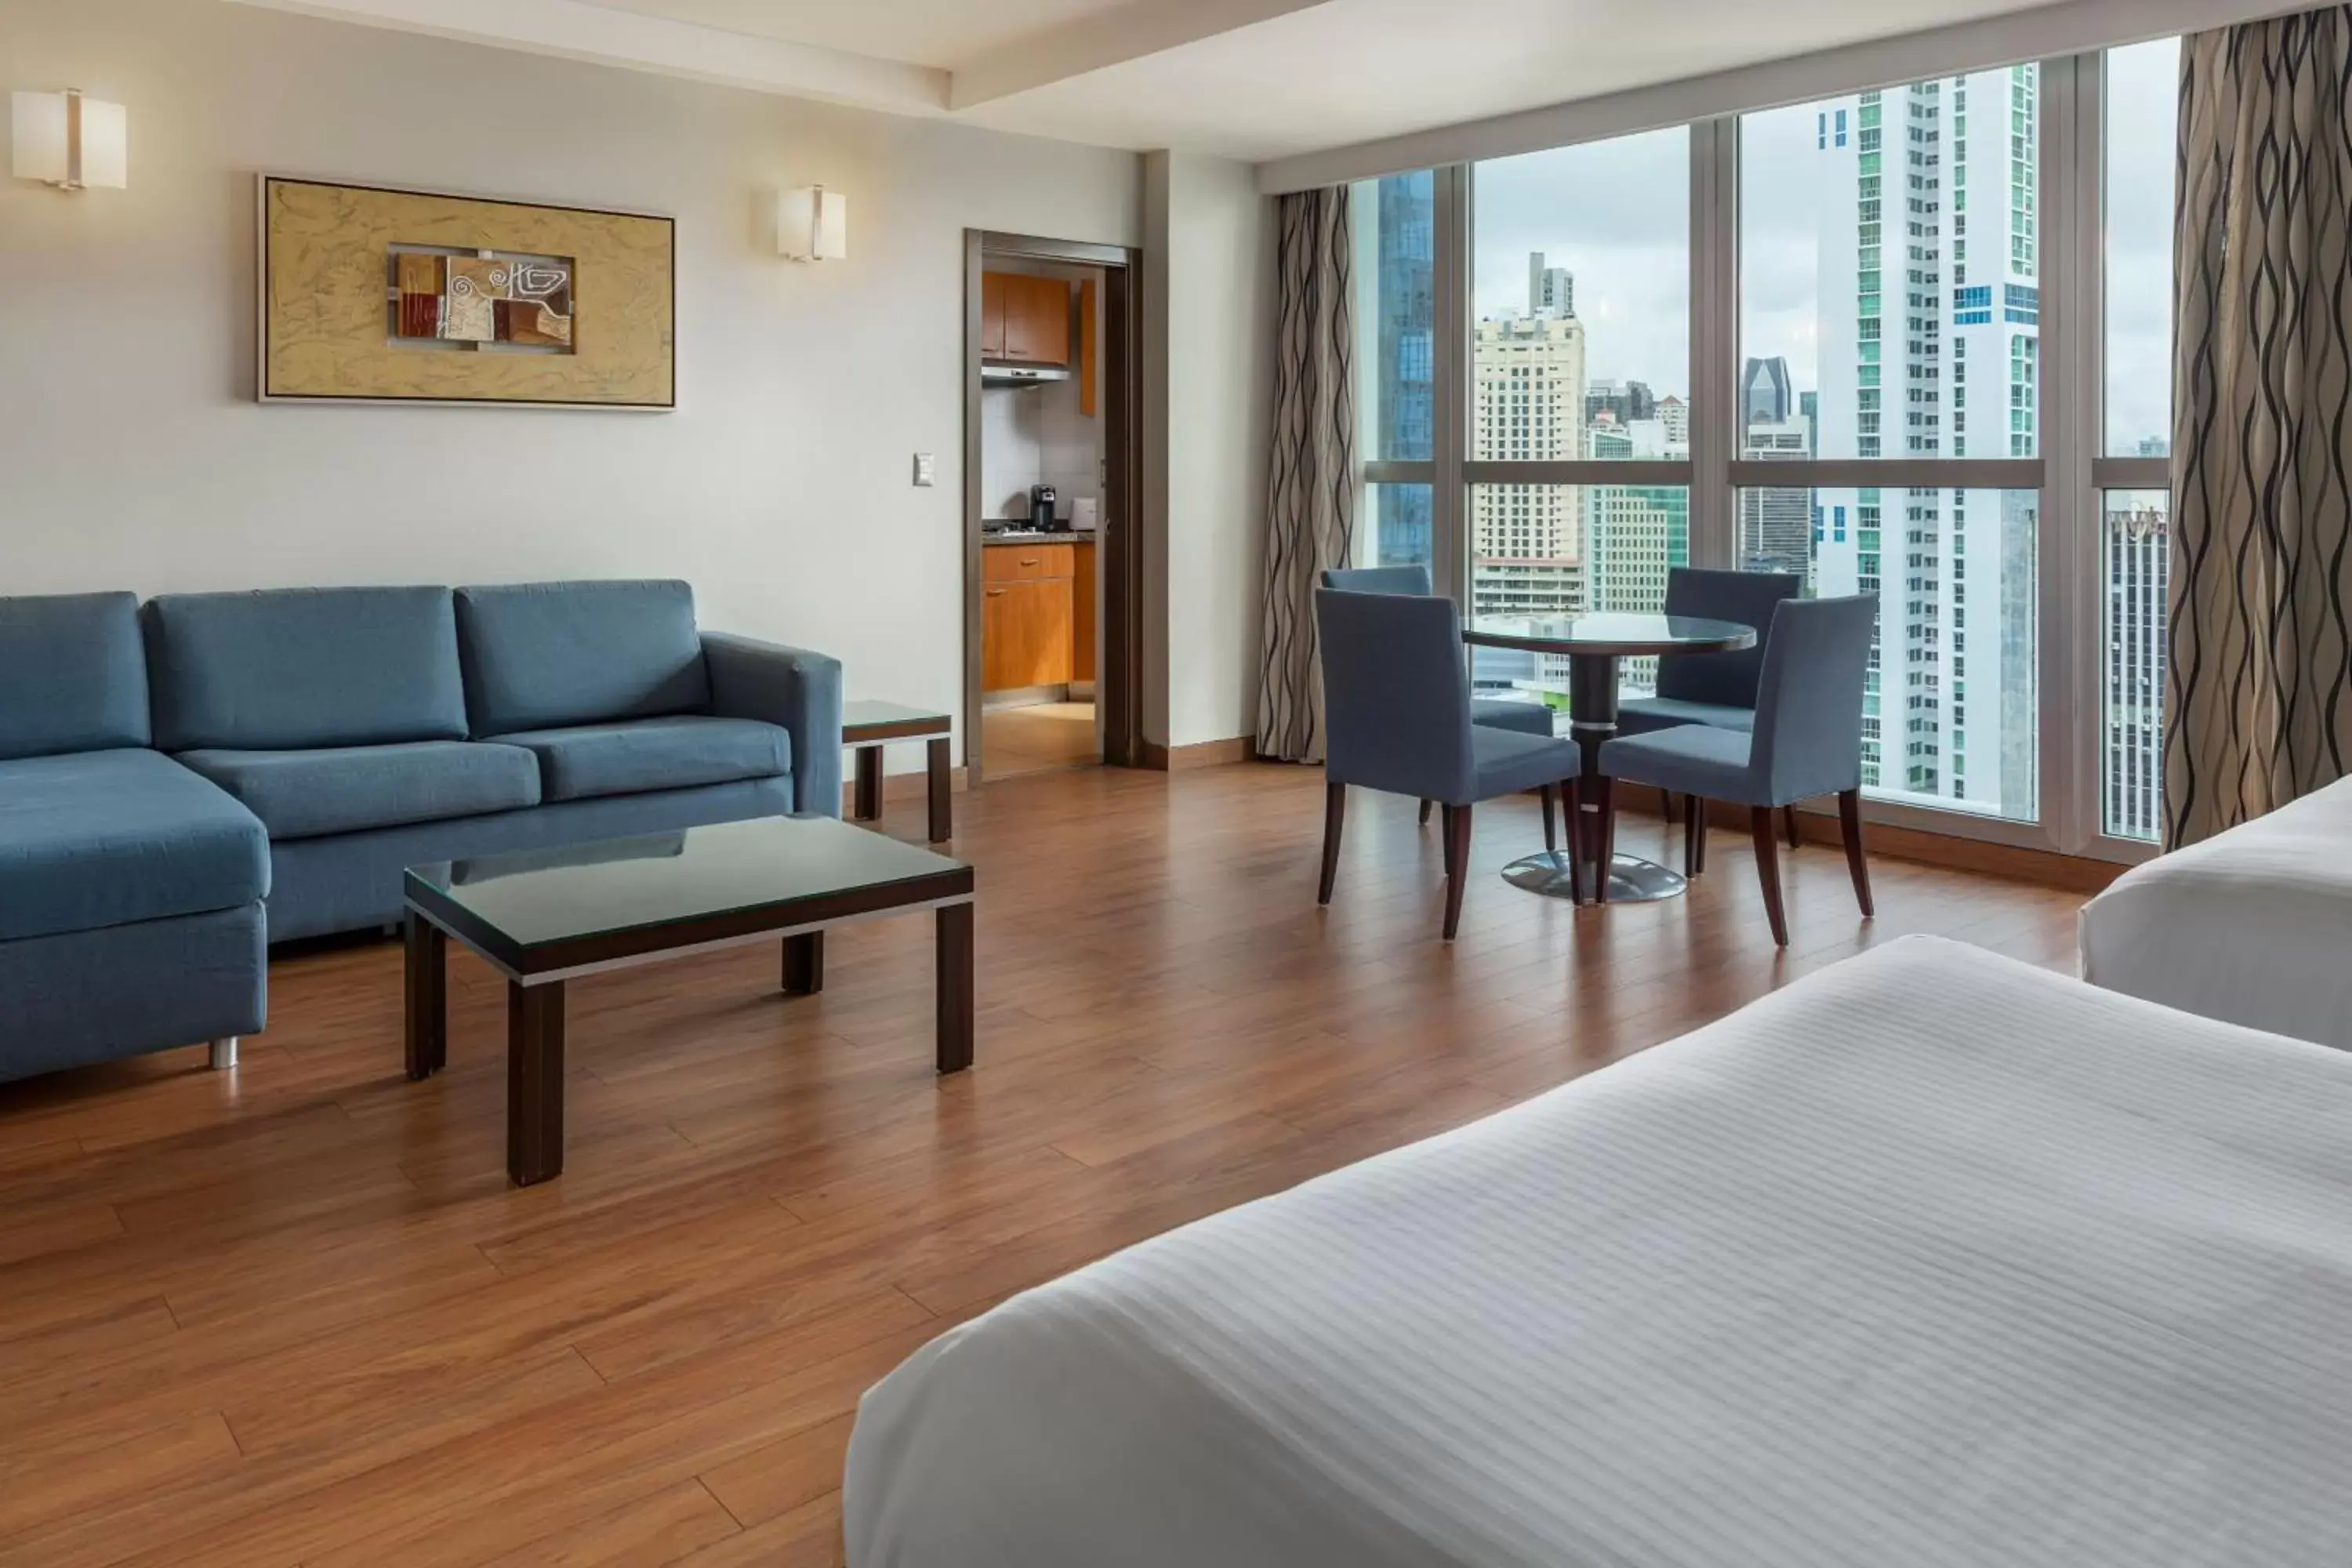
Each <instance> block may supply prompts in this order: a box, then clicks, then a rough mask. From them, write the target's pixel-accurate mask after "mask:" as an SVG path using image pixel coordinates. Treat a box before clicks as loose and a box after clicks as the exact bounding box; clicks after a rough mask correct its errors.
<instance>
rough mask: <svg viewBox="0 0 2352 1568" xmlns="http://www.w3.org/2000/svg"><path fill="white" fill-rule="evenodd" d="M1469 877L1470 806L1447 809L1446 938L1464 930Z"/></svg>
mask: <svg viewBox="0 0 2352 1568" xmlns="http://www.w3.org/2000/svg"><path fill="white" fill-rule="evenodd" d="M1469 878H1470V808H1469V807H1468V806H1466V805H1449V806H1447V807H1446V808H1445V940H1446V941H1448V942H1452V941H1453V940H1454V932H1455V931H1459V930H1461V929H1462V889H1463V885H1464V884H1465V882H1467V881H1468V880H1469Z"/></svg>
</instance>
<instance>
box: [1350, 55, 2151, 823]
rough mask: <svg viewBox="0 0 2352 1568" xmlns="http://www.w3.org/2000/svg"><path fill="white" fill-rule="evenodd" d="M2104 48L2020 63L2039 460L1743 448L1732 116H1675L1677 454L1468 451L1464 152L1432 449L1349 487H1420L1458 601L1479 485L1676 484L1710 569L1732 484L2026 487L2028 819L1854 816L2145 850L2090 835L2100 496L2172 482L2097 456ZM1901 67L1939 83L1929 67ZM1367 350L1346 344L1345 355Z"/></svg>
mask: <svg viewBox="0 0 2352 1568" xmlns="http://www.w3.org/2000/svg"><path fill="white" fill-rule="evenodd" d="M2105 58H2106V57H2105V50H2104V49H2095V50H2089V51H2086V52H2084V53H2080V54H2072V55H2063V56H2059V57H2056V58H2047V59H2042V60H2039V61H2034V62H2031V63H2033V64H2035V65H2036V66H2037V67H2038V101H2037V103H2036V105H2035V112H2036V115H2037V132H2038V134H2037V147H2036V155H2037V159H2038V168H2037V182H2038V183H2037V189H2036V193H2035V199H2034V206H2033V215H2034V222H2035V236H2036V240H2037V244H2036V247H2035V249H2036V263H2037V268H2038V271H2039V279H2038V286H2039V289H2040V321H2039V323H2038V325H2039V328H2040V331H2039V334H2038V336H2039V341H2040V342H2039V358H2038V364H2037V371H2036V374H2037V390H2038V394H2039V395H2038V396H2037V398H2036V399H2035V413H2034V417H2035V420H2036V424H2037V428H2036V430H2035V451H2036V453H2037V454H2038V455H2037V456H2034V457H2031V458H2015V457H2010V456H2006V455H2003V456H1999V457H1981V458H1956V457H1936V458H1912V457H1894V458H1811V459H1801V460H1787V459H1743V458H1740V457H1739V456H1738V453H1739V450H1740V439H1741V432H1740V429H1739V409H1740V406H1741V405H1740V400H1739V395H1738V379H1739V371H1740V365H1741V353H1742V348H1743V345H1742V343H1741V312H1740V232H1739V231H1740V211H1739V198H1740V190H1739V186H1740V177H1739V157H1740V147H1739V139H1740V137H1739V126H1740V116H1739V115H1738V114H1736V113H1727V114H1720V115H1715V116H1710V117H1706V118H1702V119H1699V120H1696V121H1688V122H1687V124H1688V129H1689V145H1690V190H1689V200H1690V213H1691V217H1690V231H1689V233H1690V269H1691V278H1690V290H1689V299H1690V332H1689V342H1690V365H1689V379H1688V381H1687V382H1686V386H1687V387H1688V388H1689V398H1690V403H1691V425H1690V455H1689V457H1688V458H1687V459H1683V460H1663V461H1650V460H1643V461H1635V462H1622V461H1621V462H1612V461H1609V460H1605V459H1601V460H1595V459H1580V460H1576V461H1544V462H1536V461H1515V460H1511V459H1477V458H1471V457H1470V455H1469V453H1470V433H1471V421H1472V415H1473V408H1472V400H1473V397H1474V396H1475V388H1474V381H1473V375H1472V362H1471V344H1472V341H1473V335H1474V331H1475V308H1474V302H1473V300H1472V286H1471V285H1472V278H1471V273H1472V266H1473V262H1474V259H1475V258H1474V251H1473V246H1474V243H1475V239H1474V226H1473V216H1474V215H1473V206H1474V203H1475V164H1474V163H1469V162H1462V163H1447V164H1443V165H1439V166H1437V167H1436V168H1434V169H1433V171H1432V174H1433V250H1434V255H1433V309H1434V315H1435V326H1434V330H1433V339H1434V342H1433V356H1432V357H1433V378H1434V380H1433V399H1434V401H1433V433H1432V434H1433V454H1432V456H1431V457H1430V458H1428V459H1425V460H1412V461H1402V460H1393V459H1377V458H1376V459H1369V460H1366V461H1364V462H1362V463H1361V464H1360V479H1361V480H1362V482H1363V483H1365V484H1368V485H1369V484H1394V483H1419V484H1427V485H1429V486H1430V487H1431V496H1432V520H1431V521H1432V540H1431V552H1432V561H1431V572H1432V576H1433V580H1434V585H1435V587H1436V590H1437V591H1438V592H1439V593H1441V594H1444V595H1448V596H1450V597H1452V598H1454V600H1455V601H1456V602H1457V603H1460V604H1461V605H1463V607H1464V609H1465V613H1466V612H1467V610H1468V607H1469V584H1470V561H1471V550H1472V545H1473V541H1472V540H1471V538H1470V537H1469V520H1470V510H1471V509H1470V496H1471V488H1472V487H1473V486H1474V485H1478V484H1512V483H1525V484H1575V485H1592V484H1611V483H1615V484H1642V485H1678V486H1683V487H1685V488H1686V489H1687V491H1688V494H1689V498H1690V510H1689V516H1690V539H1689V555H1690V560H1691V562H1692V563H1693V564H1694V565H1702V566H1718V567H1727V566H1730V565H1732V564H1734V563H1735V557H1736V553H1737V552H1736V545H1735V541H1736V521H1737V517H1738V496H1739V492H1740V490H1741V489H1748V488H1765V489H1779V488H1792V487H1802V488H1808V489H1813V488H1821V487H1824V486H1826V487H1829V488H1832V489H1843V488H1853V487H1857V486H1860V487H1875V488H1880V489H1910V488H1936V489H1953V488H1960V489H2007V490H2032V491H2034V492H2037V495H2038V502H2037V505H2038V530H2037V539H2036V546H2037V552H2038V553H2037V562H2036V567H2037V572H2038V574H2039V575H2038V580H2037V584H2036V596H2035V609H2034V615H2035V616H2036V636H2037V650H2036V651H2037V658H2038V668H2037V672H2036V682H2037V685H2036V700H2037V715H2036V720H2037V726H2036V733H2037V739H2038V742H2039V755H2038V758H2037V773H2038V779H2037V812H2036V816H2035V818H2034V819H2033V820H2031V821H2023V820H2017V819H2011V818H2006V817H1998V816H1988V815H1985V814H1983V813H1980V812H1974V811H1968V810H1956V809H1951V808H1946V807H1936V806H1929V805H1918V804H1914V803H1909V802H1903V801H1893V800H1879V799H1866V800H1865V803H1864V817H1865V819H1866V820H1868V821H1870V822H1873V823H1877V824H1883V825H1885V826H1894V827H1901V828H1909V829H1916V830H1919V831H1924V832H1927V833H1933V834H1938V835H1942V836H1946V837H1959V838H1968V839H1976V840H1980V841H1984V842H1988V843H1992V844H1998V845H2008V846H2013V847H2021V848H2028V849H2042V850H2049V851H2054V852H2058V853H2063V854H2068V855H2074V856H2081V857H2086V858H2096V859H2104V860H2110V861H2116V862H2123V863H2132V862H2137V861H2139V860H2142V859H2145V858H2148V857H2149V856H2150V855H2151V854H2153V853H2155V851H2156V847H2155V846H2154V845H2152V844H2149V843H2147V842H2145V841H2142V840H2139V839H2135V838H2123V837H2115V836H2112V835H2109V834H2107V833H2106V832H2105V830H2104V826H2105V824H2104V787H2103V786H2104V779H2105V762H2106V759H2105V704H2104V694H2103V681H2104V679H2105V661H2104V645H2103V629H2104V616H2105V599H2104V594H2105V557H2104V543H2105V505H2104V501H2105V494H2106V492H2108V491H2110V490H2126V489H2129V490H2166V489H2169V487H2170V483H2171V479H2170V461H2169V459H2168V458H2111V457H2107V456H2106V455H2105V434H2104V412H2105V411H2104V406H2103V405H2104V399H2105V365H2104V357H2105V342H2104V338H2105V299H2104V292H2103V290H2104V279H2105V232H2104V220H2105V188H2104V182H2105V124H2104V112H2103V87H2104V82H2105ZM2017 63H2024V62H2017ZM1987 68H1988V67H1969V68H1965V69H1963V70H1962V71H1960V72H1958V73H1956V74H1973V73H1974V72H1975V71H1977V70H1981V69H1987ZM1943 79H1946V78H1944V77H1939V76H1936V75H1934V74H1932V73H1929V74H1927V75H1923V76H1915V77H1907V78H1906V79H1905V80H1943ZM1895 85H1901V83H1899V82H1879V83H1870V82H1862V83H1856V84H1854V85H1853V87H1852V88H1851V89H1848V90H1852V91H1857V92H1858V91H1867V90H1870V89H1872V88H1874V87H1876V88H1880V89H1884V88H1885V87H1889V86H1895ZM1818 96H1833V94H1822V95H1818ZM1657 128H1658V127H1648V128H1644V127H1639V126H1629V127H1624V128H1622V129H1617V130H1612V131H1610V132H1606V133H1602V134H1595V135H1592V136H1589V137H1581V138H1577V139H1574V140H1571V141H1569V142H1561V143H1559V145H1562V146H1570V145H1580V144H1594V143H1599V142H1607V141H1610V140H1613V139H1615V137H1616V136H1618V135H1621V134H1635V133H1640V132H1642V131H1643V130H1644V129H1657ZM1850 129H1852V128H1851V127H1850ZM1359 221H1362V220H1361V219H1360V220H1359ZM1373 357H1374V356H1369V355H1365V356H1360V363H1363V362H1367V361H1370V360H1371V359H1372V358H1373ZM1369 532H1370V530H1363V531H1360V535H1361V534H1364V533H1369ZM1369 547H1370V542H1368V541H1362V540H1361V539H1360V549H1363V548H1369ZM1816 809H1818V808H1816Z"/></svg>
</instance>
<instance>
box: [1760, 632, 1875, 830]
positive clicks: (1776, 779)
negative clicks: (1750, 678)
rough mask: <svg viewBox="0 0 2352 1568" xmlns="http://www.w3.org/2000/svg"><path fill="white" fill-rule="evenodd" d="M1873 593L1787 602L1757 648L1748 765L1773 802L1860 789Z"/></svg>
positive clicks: (1784, 801) (1807, 798) (1780, 802)
mask: <svg viewBox="0 0 2352 1568" xmlns="http://www.w3.org/2000/svg"><path fill="white" fill-rule="evenodd" d="M1877 623H1878V599H1877V596H1876V595H1869V594H1857V595H1853V596H1851V597H1849V598H1843V599H1786V600H1783V601H1781V604H1780V608H1779V609H1778V610H1776V611H1774V612H1773V615H1772V631H1771V635H1770V636H1769V637H1767V638H1766V639H1765V642H1764V675H1763V679H1762V680H1761V681H1760V682H1759V685H1758V688H1757V693H1756V739H1755V742H1754V750H1753V751H1752V752H1751V753H1750V754H1749V758H1748V765H1749V767H1750V768H1751V769H1752V770H1753V771H1754V773H1755V774H1756V775H1757V777H1758V778H1759V781H1761V782H1762V783H1764V784H1767V785H1768V786H1769V788H1770V790H1771V792H1772V796H1773V804H1775V805H1780V804H1785V803H1788V802H1790V801H1798V800H1810V799H1811V798H1812V797H1813V796H1815V795H1835V794H1837V793H1838V792H1839V791H1841V790H1849V789H1857V788H1860V787H1861V784H1862V697H1863V691H1864V688H1865V687H1866V686H1867V685H1868V684H1869V679H1870V637H1871V631H1872V629H1873V628H1874V626H1876V625H1877Z"/></svg>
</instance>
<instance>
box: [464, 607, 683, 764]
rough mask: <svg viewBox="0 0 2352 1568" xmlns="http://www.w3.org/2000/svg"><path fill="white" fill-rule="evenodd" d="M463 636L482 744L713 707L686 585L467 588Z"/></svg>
mask: <svg viewBox="0 0 2352 1568" xmlns="http://www.w3.org/2000/svg"><path fill="white" fill-rule="evenodd" d="M457 637H458V646H459V648H460V649H461V651H462V655H463V658H464V660H465V670H466V702H467V708H468V710H470V712H471V714H472V718H473V732H474V733H475V734H476V735H477V736H481V737H485V738H487V737H488V736H492V735H501V734H508V733H511V732H512V731H517V730H553V729H561V728H563V727H565V726H568V725H573V724H595V723H602V722H604V721H608V720H614V719H643V718H647V717H650V716H652V715H654V714H659V713H685V712H692V711H698V710H705V709H708V708H709V706H710V679H709V675H708V673H707V672H706V671H705V670H704V669H703V666H702V642H701V639H700V638H699V637H698V636H697V635H696V634H695V629H694V590H693V589H691V588H689V587H688V586H687V584H684V583H521V584H509V585H508V586H504V587H490V588H460V589H458V590H457Z"/></svg>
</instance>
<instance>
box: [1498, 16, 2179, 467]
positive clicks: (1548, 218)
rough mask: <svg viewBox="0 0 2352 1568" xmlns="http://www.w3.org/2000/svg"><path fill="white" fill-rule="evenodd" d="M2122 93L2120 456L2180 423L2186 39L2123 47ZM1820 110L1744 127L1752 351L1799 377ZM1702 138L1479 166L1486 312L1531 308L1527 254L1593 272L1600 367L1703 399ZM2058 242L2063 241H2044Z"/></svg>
mask: <svg viewBox="0 0 2352 1568" xmlns="http://www.w3.org/2000/svg"><path fill="white" fill-rule="evenodd" d="M2111 59H2112V63H2111V65H2110V69H2109V91H2108V95H2107V100H2108V126H2109V132H2108V142H2107V145H2108V147H2109V149H2110V157H2109V161H2108V211H2107V229H2108V268H2109V287H2108V323H2109V324H2108V338H2107V353H2108V373H2109V374H2108V397H2107V428H2108V441H2109V449H2110V450H2111V451H2115V452H2120V453H2126V454H2128V453H2129V452H2131V451H2133V450H2134V449H2135V448H2136V447H2137V442H2138V440H2139V438H2140V437H2142V436H2158V435H2163V434H2166V433H2167V431H2168V423H2169V412H2168V411H2169V403H2170V399H2169V392H2168V387H2169V381H2168V376H2169V355H2170V348H2169V343H2170V333H2169V325H2168V317H2169V314H2170V308H2171V307H2170V296H2171V271H2172V261H2171V248H2172V163H2173V152H2172V148H2173V132H2172V124H2173V101H2174V96H2175V83H2176V79H2177V76H2178V71H2179V63H2178V62H2179V53H2178V47H2177V45H2176V44H2174V43H2172V42H2169V41H2168V42H2164V43H2159V44H2151V45H2143V46H2140V47H2135V48H2130V49H2121V50H2117V51H2116V53H2115V54H2114V56H2113V57H2112V58H2111ZM1813 132H1814V121H1813V110H1811V109H1809V108H1795V109H1786V110H1772V111H1769V112H1767V113H1762V114H1754V115H1749V116H1748V117H1747V118H1746V121H1745V122H1744V123H1743V125H1742V128H1741V142H1742V157H1741V210H1742V212H1743V214H1744V218H1743V229H1742V233H1741V236H1740V246H1741V268H1742V278H1741V310H1742V312H1743V321H1742V337H1741V352H1742V354H1743V356H1746V355H1763V356H1768V357H1769V356H1770V355H1773V354H1780V355H1785V356H1786V357H1787V359H1788V361H1789V369H1790V376H1791V378H1792V379H1793V380H1794V381H1795V383H1796V384H1797V386H1798V388H1799V389H1800V390H1811V389H1812V388H1814V387H1816V386H1817V385H1818V384H1819V379H1818V373H1817V369H1816V364H1815V360H1816V355H1815V340H1816V336H1817V332H1816V322H1817V319H1818V317H1817V311H1818V307H1819V300H1818V299H1817V295H1818V289H1817V288H1816V283H1815V279H1816V278H1817V276H1818V266H1819V261H1818V249H1819V245H1820V238H1819V235H1820V224H1819V218H1818V213H1817V209H1816V203H1817V202H1818V201H1820V200H1821V199H1822V197H1823V196H1824V195H1837V196H1838V198H1839V199H1842V200H1848V201H1850V200H1851V199H1852V197H1851V195H1850V194H1849V193H1844V192H1838V193H1830V192H1826V191H1824V190H1823V189H1822V186H1821V184H1820V181H1819V178H1818V176H1819V171H1820V161H1819V154H1818V152H1817V150H1816V148H1815V146H1814V133H1813ZM1689 169H1690V133H1689V132H1688V131H1686V130H1682V129H1676V130H1670V131H1660V132H1651V133H1649V134H1646V135H1642V136H1629V137H1622V138H1620V139H1618V140H1615V141H1612V142H1601V143H1596V144H1590V145H1586V146H1580V147H1564V148H1559V149H1556V150H1554V151H1551V152H1546V153H1528V154H1527V155H1526V156H1524V157H1518V158H1505V159H1496V160H1493V161H1490V162H1488V163H1481V164H1479V165H1478V169H1477V191H1476V203H1475V214H1476V231H1477V244H1476V277H1475V279H1474V289H1475V304H1476V310H1477V313H1478V314H1479V315H1481V316H1487V315H1493V314H1497V313H1500V312H1502V311H1506V310H1525V309H1526V308H1527V299H1528V252H1529V251H1535V250H1540V251H1542V252H1544V253H1545V257H1546V260H1547V263H1548V264H1549V265H1550V266H1554V267H1566V268H1569V269H1570V270H1571V271H1572V272H1574V273H1575V274H1576V310H1577V314H1578V315H1579V316H1580V317H1582V318H1583V319H1584V321H1585V345H1586V346H1585V361H1586V374H1587V375H1588V376H1589V377H1590V378H1591V379H1592V380H1596V381H1599V380H1617V381H1623V380H1628V379H1632V380H1638V381H1646V382H1648V383H1649V384H1650V386H1651V388H1652V390H1653V391H1654V392H1656V393H1657V394H1658V395H1661V396H1664V395H1666V394H1667V393H1669V392H1673V393H1678V394H1681V395H1685V396H1687V395H1689V386H1688V383H1689V380H1690V373H1689V369H1688V367H1689V363H1690V334H1689V321H1690V195H1689V191H1690V174H1689ZM2045 237H2050V236H2045Z"/></svg>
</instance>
